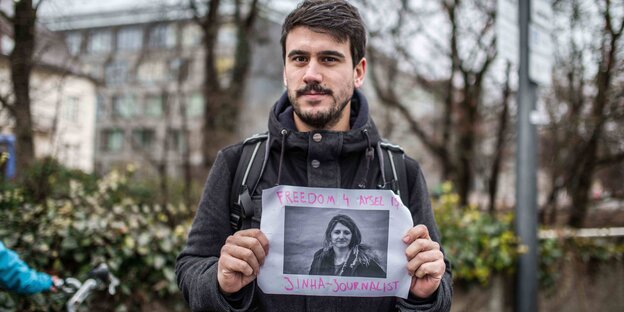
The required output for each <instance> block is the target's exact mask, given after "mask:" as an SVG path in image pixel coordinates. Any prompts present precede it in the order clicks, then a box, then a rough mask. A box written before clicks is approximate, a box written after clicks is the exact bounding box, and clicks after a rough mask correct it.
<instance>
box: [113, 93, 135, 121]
mask: <svg viewBox="0 0 624 312" xmlns="http://www.w3.org/2000/svg"><path fill="white" fill-rule="evenodd" d="M138 114H139V109H138V105H137V103H136V98H135V97H134V96H133V95H120V96H114V97H113V116H114V117H121V118H131V117H134V116H136V115H138Z"/></svg>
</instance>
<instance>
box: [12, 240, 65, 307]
mask: <svg viewBox="0 0 624 312" xmlns="http://www.w3.org/2000/svg"><path fill="white" fill-rule="evenodd" d="M54 280H56V277H52V276H50V275H48V274H46V273H41V272H37V271H35V270H32V269H31V268H29V267H28V265H27V264H26V263H25V262H24V261H22V260H21V259H20V258H19V256H18V255H17V254H16V253H15V252H14V251H12V250H10V249H8V248H6V247H5V246H4V244H3V243H2V242H0V286H2V288H4V289H6V290H8V291H13V292H16V293H18V294H26V295H30V294H35V293H39V292H43V291H52V290H54V289H55V288H54V285H53V284H54V283H53V282H54Z"/></svg>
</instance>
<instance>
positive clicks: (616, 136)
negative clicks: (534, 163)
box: [543, 0, 624, 227]
mask: <svg viewBox="0 0 624 312" xmlns="http://www.w3.org/2000/svg"><path fill="white" fill-rule="evenodd" d="M555 8H556V10H557V11H558V12H561V14H565V15H566V16H567V18H568V23H569V24H568V25H566V26H567V27H568V29H567V30H566V31H568V32H571V34H570V35H569V36H566V40H567V42H564V43H563V44H561V45H558V46H559V50H558V51H557V52H558V53H557V66H556V68H558V70H556V72H555V83H554V92H553V95H552V97H551V98H550V101H551V103H552V104H553V105H551V110H550V116H551V119H552V123H551V125H550V126H549V128H548V129H547V131H546V135H545V136H544V138H543V140H544V142H545V144H544V145H543V147H544V149H545V152H544V155H545V157H544V162H545V165H546V166H547V167H548V168H550V171H549V173H550V175H551V178H550V181H551V183H552V189H551V191H550V193H549V195H548V203H547V207H548V209H549V211H550V212H549V213H548V215H549V216H550V219H549V220H548V221H550V222H554V221H555V210H556V207H557V199H558V197H559V196H558V195H559V193H560V192H561V191H563V190H565V191H566V192H567V194H568V195H569V196H570V200H571V205H570V218H569V220H568V224H569V225H570V226H573V227H581V226H583V224H584V222H585V218H586V216H587V213H588V209H589V206H590V204H591V198H590V189H591V187H592V183H593V182H594V181H595V180H594V176H595V173H596V172H597V171H598V170H599V169H601V168H604V167H606V166H614V165H619V166H622V165H623V163H624V146H622V144H621V142H622V141H621V140H622V129H623V127H624V124H623V122H622V117H623V116H622V104H623V102H622V97H621V96H620V97H618V96H617V92H621V88H622V79H624V75H623V69H624V64H623V58H624V55H623V53H622V48H623V46H624V44H623V42H622V32H623V30H624V6H622V4H621V3H620V4H614V3H612V1H610V0H602V1H600V2H599V3H593V4H592V2H591V1H583V0H574V1H556V3H555ZM591 8H597V10H598V13H596V14H592V13H591ZM594 21H599V25H597V26H596V27H593V25H592V23H593V22H594ZM566 26H564V27H566ZM582 31H585V32H587V31H591V38H589V37H579V36H578V33H579V32H582ZM579 38H581V39H579ZM589 58H591V59H593V60H595V62H592V61H588V59H589ZM592 64H597V67H596V68H591V67H592V66H593V65H592ZM618 142H619V143H618ZM620 187H621V185H620Z"/></svg>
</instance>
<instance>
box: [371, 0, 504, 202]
mask: <svg viewBox="0 0 624 312" xmlns="http://www.w3.org/2000/svg"><path fill="white" fill-rule="evenodd" d="M362 2H364V5H365V7H371V6H373V4H372V2H370V1H362ZM392 3H395V8H396V10H395V11H394V15H395V17H396V18H395V19H394V20H396V22H395V24H394V25H391V26H389V27H387V28H377V29H372V32H371V39H372V40H371V43H372V44H371V46H372V48H371V49H370V53H369V54H368V55H369V58H370V59H371V64H372V65H371V68H372V69H371V71H370V72H371V77H372V80H373V85H374V87H375V91H376V93H377V95H378V97H379V98H380V100H381V102H382V104H384V105H386V106H387V107H389V108H392V109H396V110H398V111H399V112H400V114H401V116H402V117H403V118H404V119H405V121H406V122H407V123H408V125H409V129H410V131H411V132H412V133H413V134H414V135H415V136H416V137H418V139H419V140H420V141H421V142H422V143H423V145H424V146H425V147H426V148H427V149H428V150H429V151H430V152H431V154H432V155H434V156H435V158H436V159H437V161H438V163H439V164H440V166H441V168H442V171H441V177H442V179H448V180H451V181H453V182H454V184H455V186H456V188H457V191H458V193H459V196H460V198H461V204H463V205H465V204H467V203H468V196H469V193H470V191H471V190H472V188H473V184H474V179H475V172H474V171H475V164H474V161H475V159H476V158H477V155H478V153H477V150H478V144H479V143H480V141H481V140H482V134H481V133H480V130H479V129H480V128H482V122H483V114H484V112H483V92H484V84H485V77H486V75H487V74H488V71H489V70H490V68H491V65H492V63H493V61H494V59H495V57H496V54H497V53H496V41H495V36H494V29H493V25H494V20H495V11H496V10H495V6H494V5H495V1H472V0H440V1H437V2H435V3H433V2H431V3H433V4H431V3H428V4H427V6H424V5H423V7H419V8H414V7H413V5H414V4H413V3H411V2H410V1H394V2H392ZM384 5H387V6H388V4H387V3H386V2H384ZM431 6H433V7H431ZM382 11H383V12H384V13H383V14H384V15H387V14H388V10H387V9H386V10H382ZM440 13H442V14H440ZM428 15H436V16H438V17H439V16H440V15H441V16H443V19H444V21H437V23H439V24H441V27H442V28H443V27H445V25H448V31H447V32H446V37H444V35H443V34H444V32H443V31H440V30H439V29H436V31H437V33H431V30H430V29H431V28H435V27H428V26H430V25H429V24H427V23H429V21H428ZM385 19H386V20H393V19H391V18H388V17H387V16H386V17H385ZM434 22H435V21H434ZM416 35H418V36H419V37H421V38H423V40H425V41H427V42H428V43H429V45H430V46H431V47H433V50H435V51H436V53H435V55H434V56H422V55H418V54H417V53H414V51H415V50H418V49H414V47H417V46H418V45H417V44H416V43H414V42H413V41H412V39H411V38H414V37H415V36H416ZM440 38H443V39H440ZM388 47H390V48H388ZM420 52H421V51H420ZM381 55H384V56H381ZM427 57H432V58H434V59H435V62H433V63H434V64H432V65H431V64H429V65H430V67H428V65H426V64H425V63H426V62H425V59H424V58H427ZM375 61H377V62H381V63H382V64H383V65H379V64H378V65H375V64H374V62H375ZM430 63H431V62H430ZM380 68H383V70H380ZM399 69H400V70H399ZM427 70H428V72H427ZM436 73H438V74H436ZM440 73H441V74H440ZM397 75H400V76H401V79H405V78H408V77H411V79H412V80H411V83H412V85H418V86H422V87H423V88H425V89H428V90H430V91H431V92H432V93H433V94H434V95H435V97H436V98H437V101H438V103H441V109H440V110H439V115H438V116H436V117H435V118H436V120H435V121H434V122H432V123H431V124H432V125H433V129H431V130H428V129H427V128H426V127H425V123H423V122H422V121H421V120H417V118H416V117H415V116H414V115H413V113H412V110H411V109H410V107H411V106H413V105H414V106H415V105H418V103H411V102H410V99H408V98H405V97H404V96H402V93H403V92H404V91H405V86H403V89H400V87H401V84H400V83H396V81H397V78H398V77H399V76H397ZM436 76H437V77H436Z"/></svg>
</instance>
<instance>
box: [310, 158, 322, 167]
mask: <svg viewBox="0 0 624 312" xmlns="http://www.w3.org/2000/svg"><path fill="white" fill-rule="evenodd" d="M319 166H321V162H320V161H318V160H316V159H315V160H313V161H312V168H318V167H319Z"/></svg>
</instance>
